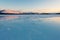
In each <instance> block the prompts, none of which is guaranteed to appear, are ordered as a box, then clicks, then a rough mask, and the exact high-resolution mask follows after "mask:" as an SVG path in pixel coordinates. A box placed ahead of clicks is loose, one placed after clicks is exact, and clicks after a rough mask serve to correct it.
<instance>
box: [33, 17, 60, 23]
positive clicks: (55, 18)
mask: <svg viewBox="0 0 60 40" xmlns="http://www.w3.org/2000/svg"><path fill="white" fill-rule="evenodd" d="M33 20H37V21H45V22H60V17H49V18H34V19H33Z"/></svg>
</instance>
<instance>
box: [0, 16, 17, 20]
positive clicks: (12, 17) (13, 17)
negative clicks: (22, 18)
mask: <svg viewBox="0 0 60 40" xmlns="http://www.w3.org/2000/svg"><path fill="white" fill-rule="evenodd" d="M15 18H18V16H0V20H11V19H15Z"/></svg>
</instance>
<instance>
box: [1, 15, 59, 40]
mask: <svg viewBox="0 0 60 40" xmlns="http://www.w3.org/2000/svg"><path fill="white" fill-rule="evenodd" d="M55 18H56V19H55ZM59 19H60V15H12V16H11V15H5V16H4V15H2V16H1V15H0V40H60V21H59Z"/></svg>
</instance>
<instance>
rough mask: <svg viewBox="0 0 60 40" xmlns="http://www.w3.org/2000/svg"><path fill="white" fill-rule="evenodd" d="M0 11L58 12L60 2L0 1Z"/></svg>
mask: <svg viewBox="0 0 60 40" xmlns="http://www.w3.org/2000/svg"><path fill="white" fill-rule="evenodd" d="M0 9H13V10H20V11H24V12H60V0H0Z"/></svg>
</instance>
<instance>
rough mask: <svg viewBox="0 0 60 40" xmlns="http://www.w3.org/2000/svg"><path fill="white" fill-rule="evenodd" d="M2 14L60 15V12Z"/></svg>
mask: <svg viewBox="0 0 60 40" xmlns="http://www.w3.org/2000/svg"><path fill="white" fill-rule="evenodd" d="M0 15H60V13H18V14H17V13H0Z"/></svg>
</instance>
